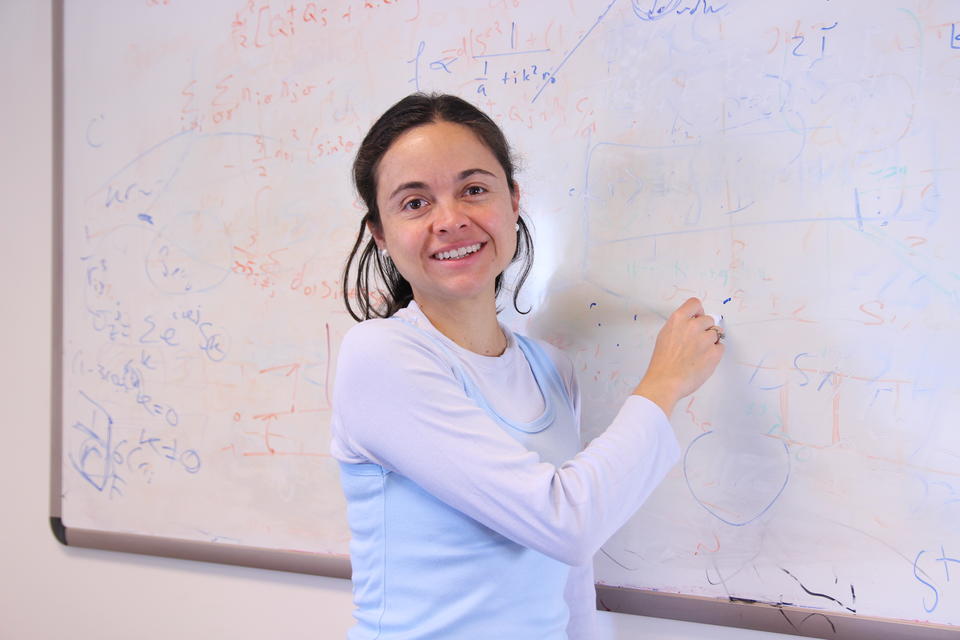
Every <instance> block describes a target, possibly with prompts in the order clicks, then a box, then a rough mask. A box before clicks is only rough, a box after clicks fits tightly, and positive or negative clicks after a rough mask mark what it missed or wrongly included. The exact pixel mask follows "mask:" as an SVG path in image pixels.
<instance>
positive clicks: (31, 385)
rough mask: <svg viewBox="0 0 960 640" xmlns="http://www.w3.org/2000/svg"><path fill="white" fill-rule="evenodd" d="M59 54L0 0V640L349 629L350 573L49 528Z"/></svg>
mask: <svg viewBox="0 0 960 640" xmlns="http://www.w3.org/2000/svg"><path fill="white" fill-rule="evenodd" d="M141 1H146V0H141ZM50 62H51V10H50V7H49V6H48V4H47V3H45V2H41V1H39V0H0V72H2V75H0V114H2V118H0V187H2V191H0V193H2V195H3V200H2V205H0V206H2V213H0V221H2V226H0V249H2V250H0V274H2V275H0V281H2V284H0V287H2V298H0V300H2V304H3V307H2V308H3V309H5V311H3V312H2V314H3V315H2V319H0V329H2V331H0V357H2V359H3V366H2V367H0V406H2V407H3V408H4V410H5V411H6V413H5V414H4V423H3V427H2V429H3V433H5V434H6V440H4V441H2V445H0V491H2V494H0V495H2V496H3V502H4V503H5V507H6V508H5V509H4V510H3V517H2V521H3V525H2V529H0V531H2V537H0V571H2V576H3V577H2V580H0V639H2V640H8V639H9V640H13V639H16V640H35V639H46V638H74V639H85V638H97V639H98V640H109V639H112V638H118V639H119V638H123V639H127V638H138V639H141V640H152V639H158V640H159V639H164V640H166V639H167V638H231V639H233V640H245V639H248V638H249V639H253V638H257V639H259V638H263V637H269V638H275V637H283V638H289V639H295V638H342V637H344V635H345V632H346V629H347V628H348V627H349V626H350V623H351V617H350V609H351V603H350V585H349V583H348V582H347V581H344V580H336V579H329V578H317V577H312V576H306V575H299V574H286V573H280V572H270V571H261V570H255V569H243V568H237V567H228V566H222V565H212V564H204V563H194V562H186V561H178V560H169V559H164V558H151V557H146V556H136V555H127V554H121V553H114V552H103V551H94V550H89V549H78V548H71V547H64V546H61V545H60V544H59V543H58V542H57V541H56V540H55V539H54V537H53V535H52V534H51V532H50V527H49V524H48V522H49V521H48V517H49V470H50V466H49V459H50V453H49V452H50V427H49V424H50V360H51V341H50V332H51V297H52V291H53V284H52V283H53V273H52V269H51V261H52V255H51V253H52V242H51V237H52V224H51V218H52V213H51V207H52V202H53V200H52V197H51V118H52V115H51V105H50V103H51V77H50V76H51V74H50V69H51V65H50ZM601 622H602V633H601V634H600V638H602V639H604V640H610V639H613V638H638V637H651V638H659V639H666V640H671V639H672V640H695V639H701V638H710V639H711V640H723V639H726V638H729V639H732V638H738V639H741V638H742V639H745V640H751V639H753V640H760V639H772V638H785V637H786V636H779V635H777V634H764V633H758V632H750V631H742V630H734V629H725V628H718V627H709V626H704V625H696V624H689V623H678V622H671V621H665V620H655V619H648V618H639V617H635V616H626V615H619V614H602V619H601Z"/></svg>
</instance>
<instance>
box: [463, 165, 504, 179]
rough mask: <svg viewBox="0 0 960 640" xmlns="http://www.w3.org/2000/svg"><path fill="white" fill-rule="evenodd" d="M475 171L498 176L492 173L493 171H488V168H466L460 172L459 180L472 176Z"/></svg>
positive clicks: (492, 176)
mask: <svg viewBox="0 0 960 640" xmlns="http://www.w3.org/2000/svg"><path fill="white" fill-rule="evenodd" d="M475 173H483V174H486V175H488V176H490V177H491V178H496V177H497V176H496V174H494V173H491V172H489V171H487V170H486V169H480V168H479V167H478V168H475V169H464V170H463V171H461V172H460V174H459V175H458V176H457V178H458V179H459V180H465V179H467V178H469V177H470V176H472V175H473V174H475Z"/></svg>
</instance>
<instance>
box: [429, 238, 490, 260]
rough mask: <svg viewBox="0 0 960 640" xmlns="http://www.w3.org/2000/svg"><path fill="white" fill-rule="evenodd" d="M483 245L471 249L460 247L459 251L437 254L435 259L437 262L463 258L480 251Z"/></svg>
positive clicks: (478, 244)
mask: <svg viewBox="0 0 960 640" xmlns="http://www.w3.org/2000/svg"><path fill="white" fill-rule="evenodd" d="M480 246H481V243H479V242H478V243H477V244H472V245H470V246H469V247H460V248H459V249H453V250H452V251H441V252H440V253H437V254H435V255H434V256H433V257H434V258H436V259H437V260H451V259H455V258H462V257H463V256H465V255H467V254H468V253H475V252H477V251H480Z"/></svg>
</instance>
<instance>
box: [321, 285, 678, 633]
mask: <svg viewBox="0 0 960 640" xmlns="http://www.w3.org/2000/svg"><path fill="white" fill-rule="evenodd" d="M397 316H398V317H397V318H394V319H387V320H371V321H367V322H363V323H361V324H359V325H357V326H356V327H354V328H353V329H351V330H350V331H349V332H348V334H347V335H346V337H345V339H344V341H343V343H342V345H341V350H340V357H339V361H338V365H337V381H336V387H335V391H334V415H333V421H332V429H333V442H332V445H331V451H332V453H333V455H334V457H335V458H336V459H337V460H339V461H340V462H341V463H342V465H341V466H342V469H343V474H342V477H343V478H344V483H345V491H346V492H347V495H348V499H349V502H350V506H349V507H348V514H349V517H350V522H351V530H352V532H353V536H354V539H353V540H352V542H351V556H352V560H353V564H354V591H355V600H356V602H357V605H358V612H357V617H358V620H360V621H361V624H360V625H358V626H359V627H363V626H364V625H366V626H367V627H368V628H371V627H372V626H373V625H375V624H376V625H380V627H379V628H378V633H381V634H383V632H384V628H383V627H384V625H386V626H387V627H389V624H391V620H393V621H394V622H395V623H396V624H395V626H394V627H391V628H392V629H394V630H396V629H401V628H404V629H405V631H404V633H417V630H416V629H415V627H416V625H417V624H418V621H417V620H412V619H406V620H405V619H404V617H403V612H397V611H391V610H390V607H391V606H394V607H402V606H406V607H407V608H415V606H414V605H412V604H410V603H412V602H414V601H415V600H412V599H409V598H406V597H405V595H404V590H407V591H410V592H416V593H417V594H418V595H417V597H418V598H421V599H422V598H426V599H428V600H429V599H430V598H435V599H436V601H435V602H433V603H431V607H432V609H430V611H432V612H436V611H437V609H438V608H439V609H442V608H443V607H444V603H445V602H448V601H450V594H449V593H448V591H449V588H450V587H449V584H448V583H447V582H445V581H450V582H451V583H452V582H458V583H461V584H463V583H466V582H470V583H471V584H474V585H475V588H474V591H476V593H477V594H478V595H476V597H475V598H474V600H471V599H470V597H468V596H464V598H461V599H458V600H456V602H455V604H452V605H451V607H450V608H451V610H452V612H446V613H442V614H438V615H439V616H440V617H439V618H437V620H433V621H432V622H424V623H423V626H424V628H438V629H439V628H440V627H431V626H430V625H431V624H434V625H442V624H444V621H449V620H453V619H456V620H457V622H456V624H458V625H466V624H469V623H468V622H465V620H468V619H470V616H469V614H467V613H464V611H465V610H467V609H469V608H470V607H471V606H473V607H475V608H476V610H478V611H482V610H483V606H481V605H479V604H477V603H478V602H489V601H490V599H491V597H492V596H490V594H491V593H496V594H497V595H498V596H501V595H503V592H504V590H506V591H507V592H510V590H511V589H516V590H517V592H516V593H513V594H512V595H511V597H510V598H509V599H508V600H504V601H502V602H501V603H500V605H498V608H497V609H496V611H497V612H500V613H501V614H502V615H501V617H502V618H509V617H510V616H513V618H514V619H503V620H498V623H499V624H501V627H500V629H501V630H502V629H508V630H512V629H517V630H518V631H517V635H510V632H508V634H507V635H501V636H499V637H518V638H519V637H537V636H524V635H521V632H520V631H519V630H520V629H521V628H522V625H523V624H525V622H524V621H523V620H521V619H520V618H522V617H523V616H524V615H527V614H528V616H529V619H530V620H536V619H537V618H536V616H535V615H534V613H535V612H532V611H529V610H530V608H543V609H544V610H545V611H548V610H549V611H554V610H556V611H560V609H564V610H565V611H566V612H568V613H569V623H568V624H567V625H566V634H567V635H568V636H569V637H570V638H589V637H590V634H591V631H590V629H591V628H592V624H593V611H594V602H595V595H594V589H593V580H592V565H591V561H592V556H593V554H594V553H595V552H596V551H597V550H598V549H599V547H600V545H602V544H603V543H604V542H605V541H606V539H607V538H608V537H609V536H610V535H612V534H613V533H614V532H615V531H616V530H617V529H618V528H619V527H620V526H621V525H622V524H623V523H624V522H625V521H626V520H627V519H628V518H629V517H630V515H631V514H632V513H634V511H636V509H637V508H638V507H639V506H640V505H641V503H642V502H643V500H644V499H645V498H646V497H647V496H648V495H649V494H650V492H651V491H652V490H653V488H654V487H655V486H656V485H657V484H658V483H659V482H660V480H661V479H662V478H663V476H664V475H665V474H666V472H667V471H668V470H669V468H670V467H671V466H672V465H673V464H674V463H675V462H676V460H677V459H678V457H679V446H678V444H677V441H676V438H675V437H674V435H673V432H672V429H671V427H670V424H669V422H668V420H667V419H666V416H664V414H663V412H662V411H661V410H660V409H659V408H658V407H657V406H656V405H655V404H653V403H652V402H650V401H649V400H646V399H645V398H642V397H639V396H632V397H631V398H629V399H628V400H627V401H626V402H625V404H624V406H623V408H622V409H621V411H620V413H619V414H618V415H617V417H616V418H615V419H614V421H613V423H612V424H611V425H610V426H609V427H608V429H607V430H606V431H605V432H604V433H603V434H602V435H601V436H599V437H597V438H595V439H594V440H593V441H592V442H591V443H590V444H589V445H588V446H587V447H586V448H584V449H583V450H582V451H579V452H578V450H579V449H580V447H579V433H578V428H579V427H578V425H579V392H578V387H577V384H576V378H575V375H574V372H573V367H572V364H571V363H570V361H569V359H568V358H566V357H565V356H564V354H562V353H561V352H560V351H558V350H556V349H554V348H553V347H551V346H549V345H546V344H543V343H537V345H539V349H534V351H536V352H537V353H539V354H540V355H542V356H545V357H543V358H540V359H539V360H538V359H537V358H536V357H534V356H531V355H530V354H529V353H528V354H527V355H525V353H524V350H523V349H521V343H523V344H527V342H525V341H524V339H522V338H520V339H518V338H517V337H515V336H513V335H512V334H511V333H510V332H509V331H506V334H507V336H508V347H507V350H506V351H505V353H504V354H503V355H501V356H499V357H496V358H490V357H485V356H480V355H478V354H475V353H472V352H470V351H467V350H465V349H462V348H460V347H459V346H457V345H456V344H455V343H453V342H452V341H450V340H449V339H448V338H446V337H445V336H443V335H442V334H441V333H440V332H438V331H437V330H436V329H435V328H433V326H432V325H431V324H430V322H429V320H428V319H427V318H426V317H425V316H424V315H423V313H422V312H421V311H420V310H419V308H418V307H417V306H416V304H415V303H411V305H410V306H409V307H407V308H406V309H404V310H401V311H400V312H399V313H398V314H397ZM528 350H529V349H528ZM531 367H532V368H531ZM551 376H552V378H551ZM464 378H466V379H468V380H470V381H471V385H472V388H473V389H474V391H473V395H474V396H479V397H480V398H481V401H479V402H478V401H477V399H476V397H473V398H472V397H470V395H469V394H468V392H467V391H466V390H465V384H464V381H463V379H464ZM548 378H549V379H552V380H555V381H556V384H555V385H553V387H556V388H560V389H562V393H561V394H560V396H557V397H559V398H560V399H559V400H557V397H555V396H556V394H551V393H550V392H549V389H550V388H553V387H550V385H548V384H547V383H546V381H547V380H548ZM551 404H559V405H564V404H565V405H566V406H560V407H559V412H557V416H559V418H558V420H559V422H558V424H557V425H555V426H554V427H550V428H544V429H543V430H542V431H537V434H538V435H537V438H539V440H536V444H530V443H533V442H534V441H533V440H529V438H533V436H532V435H529V432H532V431H533V429H527V427H525V426H523V425H531V424H535V423H537V421H538V420H542V418H543V417H544V416H545V415H546V414H547V413H549V412H548V409H551V407H550V406H548V405H551ZM484 405H486V406H484ZM554 408H555V409H556V408H557V407H554ZM564 416H567V417H568V418H569V419H568V420H567V422H569V423H570V424H569V425H567V426H564V423H563V420H564ZM512 424H513V425H520V427H519V429H518V430H514V431H513V432H511V429H513V427H511V425H512ZM548 426H549V425H548ZM540 428H541V427H540V426H538V427H537V429H540ZM551 429H553V431H551ZM524 433H527V434H528V435H523V434H524ZM571 435H572V437H573V440H571ZM525 438H527V439H528V440H524V439H525ZM561 441H562V442H563V443H564V444H563V445H562V446H561V445H557V444H556V443H557V442H561ZM525 443H527V446H525ZM571 443H572V447H571ZM538 449H539V451H538ZM564 449H565V450H564ZM551 452H552V453H551ZM557 452H562V453H563V454H564V455H562V456H560V457H558V455H559V454H558V453H557ZM550 458H554V459H550ZM421 490H422V494H421V493H420V491H421ZM431 501H436V504H433V503H432V502H431ZM421 504H422V505H427V504H429V505H431V506H430V509H433V510H432V511H431V510H424V511H422V512H421V511H418V509H419V508H420V505H421ZM393 506H396V507H398V510H396V511H394V510H391V507H393ZM444 509H445V510H449V511H450V512H451V513H450V514H447V516H449V517H447V516H443V517H444V518H446V519H445V520H442V519H436V520H435V519H434V517H435V516H436V514H437V513H439V511H438V510H444ZM404 512H409V513H411V514H418V515H417V517H418V518H419V519H420V520H422V521H423V523H424V525H425V526H442V527H454V528H457V527H459V528H462V529H464V530H470V537H468V538H464V539H461V538H457V537H456V536H453V537H451V538H449V539H447V538H444V537H443V536H436V535H433V533H435V532H431V531H429V530H422V531H420V532H419V533H420V535H419V537H418V536H417V529H416V526H417V523H416V522H402V526H400V524H401V523H400V522H391V521H390V520H391V519H393V520H398V521H402V520H404V519H405V517H404ZM458 518H463V519H458ZM406 519H409V518H406ZM437 522H443V524H442V525H438V524H436V523H437ZM451 523H459V524H451ZM474 526H476V527H477V528H476V530H473V527H474ZM411 527H412V529H411ZM401 534H402V535H406V536H407V537H406V538H403V537H402V535H401ZM477 536H479V537H477ZM484 536H486V540H487V541H488V542H489V544H485V543H484V544H481V543H477V542H476V540H478V539H479V540H484V539H485V538H484ZM399 540H404V541H405V542H403V543H400V542H398V541H399ZM464 540H466V542H465V541H464ZM451 541H456V542H455V543H453V544H454V546H455V547H457V548H450V546H449V544H447V546H445V543H450V542H451ZM507 542H508V543H509V544H504V543H507ZM416 544H419V547H415V546H414V545H416ZM511 545H512V546H511ZM481 547H482V548H481ZM488 547H489V549H488ZM514 547H515V548H514ZM478 549H480V550H479V551H478ZM488 551H489V554H490V555H484V553H487V552H488ZM521 552H523V553H526V554H527V555H525V556H523V557H524V558H527V559H528V561H529V562H530V563H531V564H530V565H529V567H534V568H532V569H528V572H529V571H536V572H539V573H542V574H543V577H544V578H552V579H553V580H554V581H558V580H559V581H561V582H562V584H559V585H557V584H553V585H550V586H551V589H546V588H540V587H541V586H542V584H541V583H536V586H531V585H530V584H526V583H525V579H523V578H521V577H519V576H516V575H515V576H513V577H512V578H510V581H511V582H512V583H516V584H514V585H512V586H511V585H504V584H502V582H503V580H504V575H505V574H504V572H505V571H507V569H503V570H497V569H496V567H497V566H499V565H497V560H496V558H495V556H497V554H500V555H503V554H504V553H506V554H507V556H509V555H510V554H511V553H512V554H520V553H521ZM391 554H392V555H391ZM403 554H406V555H407V556H408V558H414V557H416V558H419V559H420V562H419V563H418V562H417V561H409V562H407V563H406V564H405V562H404V561H403V560H402V559H401V558H397V557H396V556H398V555H403ZM458 555H459V558H458ZM517 557H520V556H519V555H518V556H517ZM430 558H435V559H436V560H435V562H434V563H433V564H432V565H431V564H430ZM458 560H464V562H462V563H460V564H458ZM444 563H446V564H444ZM537 563H540V564H537ZM551 563H552V564H551ZM484 564H489V565H490V566H489V568H485V567H484V566H482V565H484ZM476 565H481V566H476ZM503 566H504V567H506V566H508V565H506V564H504V565H503ZM509 566H511V567H523V566H524V565H523V564H522V563H521V564H517V561H516V559H514V561H513V562H512V564H510V565H509ZM385 567H388V568H389V579H387V577H385V576H383V575H380V576H378V575H371V574H376V573H378V572H383V573H386V570H385ZM398 567H400V568H398ZM559 567H563V569H562V570H561V569H560V568H559ZM405 569H406V570H409V572H410V573H409V575H407V576H404V575H402V573H403V571H404V570H405ZM358 570H359V572H360V574H359V575H358ZM484 582H486V583H491V584H493V585H496V589H487V588H485V587H484V585H483V583H484ZM431 583H436V588H437V590H439V591H440V592H434V591H432V590H431V588H430V587H429V586H428V585H430V584H431ZM530 591H535V592H536V593H535V595H536V596H537V597H534V595H531V594H530V593H529V592H530ZM444 592H447V593H444ZM481 594H486V595H481ZM407 595H409V594H407ZM538 598H553V599H554V600H557V599H559V600H562V602H561V603H559V606H560V609H557V608H556V606H555V605H557V603H556V602H553V601H550V602H547V601H546V600H542V599H538ZM525 599H526V600H529V604H528V605H526V606H518V607H516V608H511V607H510V606H509V605H507V604H504V602H511V603H513V602H523V601H524V600H525ZM401 603H407V604H406V605H403V604H401ZM525 612H527V613H526V614H525ZM417 615H419V616H428V617H429V616H431V615H433V614H432V613H430V612H428V611H424V612H419V613H418V614H417ZM444 615H450V616H453V617H451V618H445V617H443V616H444ZM557 615H560V614H557ZM564 615H566V614H564ZM391 616H394V617H393V618H391ZM457 616H459V617H457ZM489 617H490V615H488V614H487V615H486V618H489ZM477 618H480V619H481V621H482V620H484V619H485V617H484V616H477ZM384 621H386V622H384ZM398 621H399V622H398ZM451 624H453V623H451ZM538 624H540V623H539V622H538ZM544 624H547V623H544ZM396 625H399V626H396ZM404 625H407V626H406V627H404ZM355 630H357V633H356V634H354V635H353V636H351V637H358V638H359V637H367V636H365V635H362V634H363V631H362V630H360V629H358V628H355ZM387 631H388V632H387V633H386V634H385V635H381V636H380V637H384V638H387V637H391V636H390V635H389V629H388V630H387ZM443 633H445V634H446V635H443V634H442V633H441V635H440V636H439V637H457V636H455V635H450V634H451V630H450V629H447V630H446V631H445V632H443ZM522 633H527V632H522ZM559 633H560V634H561V635H548V636H544V637H564V636H563V635H562V634H563V633H564V632H563V631H562V630H561V631H560V632H559ZM371 635H372V632H371ZM404 637H408V636H404ZM409 637H432V636H430V635H429V633H427V632H424V635H422V636H421V635H412V636H409ZM464 637H467V636H464Z"/></svg>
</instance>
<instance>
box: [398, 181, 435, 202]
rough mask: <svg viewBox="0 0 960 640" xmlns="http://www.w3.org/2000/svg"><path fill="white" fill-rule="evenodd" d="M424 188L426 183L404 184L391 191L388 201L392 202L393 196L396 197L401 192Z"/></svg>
mask: <svg viewBox="0 0 960 640" xmlns="http://www.w3.org/2000/svg"><path fill="white" fill-rule="evenodd" d="M426 188H427V183H426V182H419V181H414V182H404V183H403V184H401V185H400V186H399V187H397V188H396V189H394V190H393V193H391V194H390V198H389V200H393V197H394V196H395V195H397V194H398V193H400V192H401V191H406V190H407V189H426Z"/></svg>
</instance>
